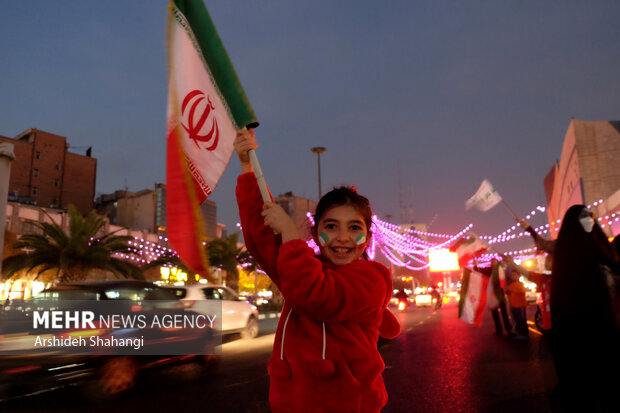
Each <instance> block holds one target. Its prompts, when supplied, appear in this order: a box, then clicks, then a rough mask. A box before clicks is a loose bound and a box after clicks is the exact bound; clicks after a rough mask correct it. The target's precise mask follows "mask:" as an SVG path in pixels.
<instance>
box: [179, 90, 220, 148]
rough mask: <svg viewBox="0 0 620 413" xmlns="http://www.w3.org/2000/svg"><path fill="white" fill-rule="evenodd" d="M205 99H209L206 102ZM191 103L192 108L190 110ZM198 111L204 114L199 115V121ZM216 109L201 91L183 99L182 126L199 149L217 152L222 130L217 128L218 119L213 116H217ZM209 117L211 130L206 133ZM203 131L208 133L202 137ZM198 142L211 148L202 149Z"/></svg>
mask: <svg viewBox="0 0 620 413" xmlns="http://www.w3.org/2000/svg"><path fill="white" fill-rule="evenodd" d="M205 98H206V99H207V100H206V102H205ZM190 102H191V106H189V108H188V105H189V104H190ZM198 109H200V110H201V113H202V114H201V115H199V118H198V119H196V112H197V111H198ZM214 109H215V106H213V103H212V102H211V98H209V96H207V95H206V94H205V93H204V92H203V91H201V90H192V91H191V92H189V93H188V94H187V95H186V96H185V98H184V99H183V104H182V105H181V116H183V123H182V124H183V128H184V129H185V131H186V132H187V134H188V137H189V139H191V140H193V141H194V143H195V144H196V146H197V147H198V148H200V149H205V150H207V151H213V150H215V149H216V148H217V144H218V142H219V139H220V130H219V128H218V126H217V118H216V117H215V116H213V115H214V114H215V111H214ZM212 111H213V112H212ZM209 115H211V116H209ZM209 117H211V118H212V120H211V128H210V129H209V131H208V132H206V129H208V127H207V128H205V124H206V123H207V120H208V119H209ZM203 130H204V131H205V132H206V133H204V134H202V135H201V134H200V132H202V131H203ZM198 142H202V143H205V144H208V145H209V146H206V147H201V146H200V145H199V144H198Z"/></svg>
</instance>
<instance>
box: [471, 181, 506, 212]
mask: <svg viewBox="0 0 620 413" xmlns="http://www.w3.org/2000/svg"><path fill="white" fill-rule="evenodd" d="M500 202H502V197H501V196H500V195H499V193H498V192H497V191H496V190H495V188H493V185H491V183H490V182H489V181H488V180H486V179H485V180H484V181H482V184H480V188H478V190H477V191H476V193H475V194H474V196H472V197H471V198H469V199H468V200H467V202H465V209H466V210H470V209H471V208H472V207H476V208H477V209H479V210H480V211H482V212H485V211H488V210H489V209H491V208H493V207H494V206H495V205H497V204H499V203H500Z"/></svg>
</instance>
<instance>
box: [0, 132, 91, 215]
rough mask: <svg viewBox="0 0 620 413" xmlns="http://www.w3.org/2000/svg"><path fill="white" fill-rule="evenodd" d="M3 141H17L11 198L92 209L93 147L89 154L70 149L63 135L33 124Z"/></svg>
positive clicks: (85, 211)
mask: <svg viewBox="0 0 620 413" xmlns="http://www.w3.org/2000/svg"><path fill="white" fill-rule="evenodd" d="M0 141H4V142H9V143H12V144H13V145H14V153H15V161H14V162H13V163H12V164H11V175H10V182H9V200H12V201H18V202H26V203H32V204H34V205H38V206H41V207H46V208H57V209H66V208H67V207H68V206H69V205H70V204H73V205H75V206H76V208H77V210H78V211H80V212H81V213H83V214H86V213H88V212H89V211H90V210H91V209H93V206H94V203H93V202H94V197H95V180H96V176H97V159H95V158H93V157H92V156H91V150H90V148H89V149H88V150H87V151H86V155H79V154H76V153H72V152H69V150H68V149H69V144H68V143H67V139H66V138H65V137H64V136H60V135H55V134H53V133H49V132H44V131H41V130H38V129H34V128H31V129H28V130H26V131H25V132H22V133H21V134H19V135H18V136H16V137H15V138H8V137H4V136H0Z"/></svg>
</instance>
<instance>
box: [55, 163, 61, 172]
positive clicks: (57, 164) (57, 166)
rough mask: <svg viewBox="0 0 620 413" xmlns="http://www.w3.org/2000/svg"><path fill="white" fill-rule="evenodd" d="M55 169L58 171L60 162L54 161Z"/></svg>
mask: <svg viewBox="0 0 620 413" xmlns="http://www.w3.org/2000/svg"><path fill="white" fill-rule="evenodd" d="M56 170H57V171H60V162H56Z"/></svg>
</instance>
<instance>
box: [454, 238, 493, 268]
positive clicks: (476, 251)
mask: <svg viewBox="0 0 620 413" xmlns="http://www.w3.org/2000/svg"><path fill="white" fill-rule="evenodd" d="M488 248H489V245H488V244H487V243H486V242H484V241H483V240H481V239H480V238H479V237H478V236H477V235H476V234H474V233H473V232H470V233H468V236H467V237H462V238H459V239H458V240H457V241H456V242H455V243H454V244H453V245H452V246H451V247H450V251H452V252H456V256H457V257H458V261H459V266H461V267H464V266H466V265H467V263H468V262H469V261H470V260H471V259H472V258H474V257H477V256H478V255H480V254H482V253H484V252H485V251H486V250H487V249H488Z"/></svg>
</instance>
